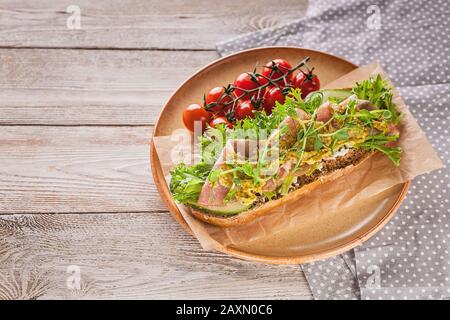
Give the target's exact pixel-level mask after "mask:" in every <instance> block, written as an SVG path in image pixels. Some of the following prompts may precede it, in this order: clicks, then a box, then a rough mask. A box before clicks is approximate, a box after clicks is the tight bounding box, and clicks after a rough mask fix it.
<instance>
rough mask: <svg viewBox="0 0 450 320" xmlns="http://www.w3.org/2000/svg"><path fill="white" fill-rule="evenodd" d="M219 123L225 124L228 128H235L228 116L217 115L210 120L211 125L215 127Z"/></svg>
mask: <svg viewBox="0 0 450 320" xmlns="http://www.w3.org/2000/svg"><path fill="white" fill-rule="evenodd" d="M219 124H224V125H225V126H226V127H228V128H233V125H232V124H231V123H230V121H228V119H227V118H226V117H215V118H214V119H212V120H211V121H210V122H209V125H210V126H211V127H213V128H215V127H216V126H217V125H219Z"/></svg>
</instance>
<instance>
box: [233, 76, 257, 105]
mask: <svg viewBox="0 0 450 320" xmlns="http://www.w3.org/2000/svg"><path fill="white" fill-rule="evenodd" d="M262 80H263V79H262V78H260V77H259V78H253V76H252V75H250V73H248V72H244V73H241V74H240V75H239V76H238V77H237V78H236V80H234V83H233V85H234V87H235V89H234V95H235V96H236V97H241V96H242V97H241V99H242V100H245V99H250V98H252V97H254V96H255V95H256V94H257V93H258V91H257V90H255V91H254V92H252V93H247V94H245V92H244V91H243V90H253V89H256V88H258V87H259V86H260V85H262V84H263V81H262Z"/></svg>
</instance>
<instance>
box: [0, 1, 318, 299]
mask: <svg viewBox="0 0 450 320" xmlns="http://www.w3.org/2000/svg"><path fill="white" fill-rule="evenodd" d="M71 4H76V5H77V6H79V8H80V10H81V28H80V29H69V28H68V27H67V26H66V21H67V19H68V18H69V17H70V16H71V14H68V13H67V12H66V11H67V7H68V6H69V5H71ZM306 6H307V3H306V1H305V0H282V1H280V0H279V1H275V2H274V1H269V0H264V1H256V0H252V1H237V0H236V1H223V0H217V1H211V0H196V1H181V0H180V1H145V0H133V1H131V0H128V1H124V0H114V1H89V0H77V1H73V0H63V1H53V0H42V1H31V0H27V1H26V0H0V299H19V298H24V299H37V298H39V299H53V298H69V299H73V298H119V299H124V298H150V299H152V298H154V299H156V298H161V299H167V298H168V299H175V298H179V299H193V298H198V299H210V298H241V299H246V298H257V299H259V298H262V299H265V298H275V299H278V298H280V299H285V298H289V299H292V298H310V297H311V294H310V291H309V289H308V286H307V283H306V281H305V278H304V276H303V274H302V272H301V270H300V268H299V266H270V265H263V264H257V263H250V262H246V261H242V260H238V259H235V258H233V257H230V256H226V255H224V254H221V253H218V252H206V251H203V250H202V249H201V247H200V245H199V244H198V242H197V240H196V239H194V238H193V237H191V236H190V235H188V234H187V233H186V232H185V231H184V230H183V229H182V228H181V227H180V226H179V225H178V224H177V223H176V222H175V220H174V219H173V218H172V217H171V216H170V214H169V213H168V211H167V209H166V207H165V206H164V204H163V203H162V201H161V199H160V197H159V195H158V192H157V191H156V188H155V186H154V184H153V182H152V177H151V174H150V169H149V156H148V155H149V139H150V135H151V132H152V126H153V125H154V123H155V121H156V119H157V117H158V113H159V111H160V109H161V106H162V105H163V103H164V102H165V100H166V99H167V98H168V96H169V95H170V93H171V92H172V91H173V90H174V89H175V88H176V87H177V86H178V85H179V84H180V83H181V82H182V81H183V80H184V79H185V78H186V77H187V76H188V75H189V74H191V73H192V72H194V71H195V70H196V69H198V68H200V67H201V66H203V65H205V64H206V63H209V62H211V61H212V60H214V59H216V58H217V57H218V55H217V53H216V52H215V47H214V44H215V43H216V42H218V41H220V40H225V39H229V38H232V37H234V36H237V35H239V34H242V33H246V32H250V31H254V30H257V29H261V28H266V27H270V26H274V25H277V24H280V23H285V22H287V21H289V20H292V19H297V18H299V17H301V16H302V15H303V14H304V12H305V9H306ZM74 268H75V269H74ZM78 272H79V275H80V277H79V279H80V281H79V282H72V280H73V279H74V278H73V277H74V276H75V275H78ZM74 284H75V285H74ZM78 284H79V285H78Z"/></svg>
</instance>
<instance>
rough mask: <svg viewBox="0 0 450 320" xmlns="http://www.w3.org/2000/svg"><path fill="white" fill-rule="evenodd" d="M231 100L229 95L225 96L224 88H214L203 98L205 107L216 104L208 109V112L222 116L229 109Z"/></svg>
mask: <svg viewBox="0 0 450 320" xmlns="http://www.w3.org/2000/svg"><path fill="white" fill-rule="evenodd" d="M232 101H233V98H232V97H231V96H230V95H226V94H225V88H224V87H215V88H212V89H211V90H209V91H208V93H207V94H206V96H205V103H206V105H209V104H212V103H214V104H216V105H215V106H214V107H211V108H208V111H210V112H213V113H214V114H216V115H219V116H224V115H225V112H226V111H227V110H228V109H229V108H231V102H232Z"/></svg>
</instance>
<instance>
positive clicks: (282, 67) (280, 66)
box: [262, 59, 294, 86]
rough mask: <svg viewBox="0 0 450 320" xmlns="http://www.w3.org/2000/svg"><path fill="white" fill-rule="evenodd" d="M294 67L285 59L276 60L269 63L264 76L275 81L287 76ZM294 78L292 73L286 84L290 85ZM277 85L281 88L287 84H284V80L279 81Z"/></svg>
mask: <svg viewBox="0 0 450 320" xmlns="http://www.w3.org/2000/svg"><path fill="white" fill-rule="evenodd" d="M274 68H277V69H276V70H274ZM291 68H292V66H291V64H290V63H289V62H288V61H286V60H284V59H275V60H273V61H270V62H269V63H267V64H266V65H265V66H264V68H263V71H262V75H263V76H265V77H267V78H269V79H271V80H273V79H277V78H279V77H281V76H283V75H285V74H286V73H288V71H289V69H291ZM293 78H294V74H293V73H290V74H289V75H288V76H286V82H287V84H289V83H290V82H291V81H292V79H293ZM277 84H278V85H280V86H285V85H286V83H285V82H284V80H283V79H281V80H279V81H277Z"/></svg>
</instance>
